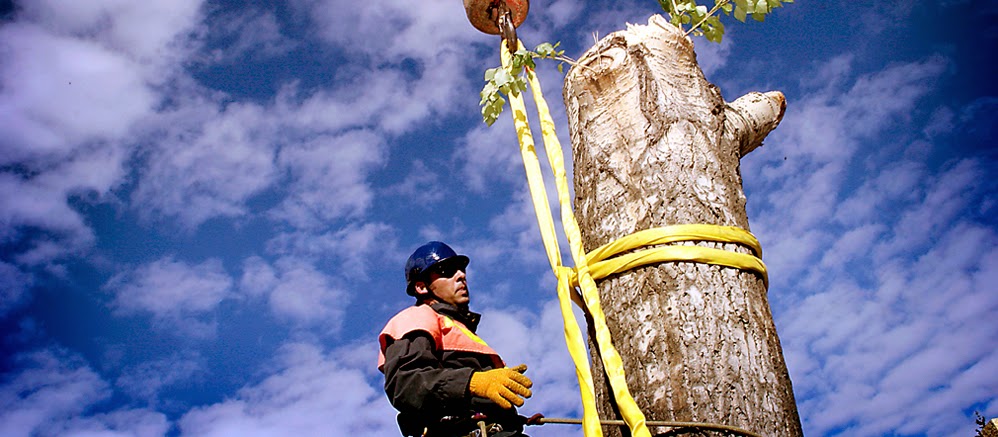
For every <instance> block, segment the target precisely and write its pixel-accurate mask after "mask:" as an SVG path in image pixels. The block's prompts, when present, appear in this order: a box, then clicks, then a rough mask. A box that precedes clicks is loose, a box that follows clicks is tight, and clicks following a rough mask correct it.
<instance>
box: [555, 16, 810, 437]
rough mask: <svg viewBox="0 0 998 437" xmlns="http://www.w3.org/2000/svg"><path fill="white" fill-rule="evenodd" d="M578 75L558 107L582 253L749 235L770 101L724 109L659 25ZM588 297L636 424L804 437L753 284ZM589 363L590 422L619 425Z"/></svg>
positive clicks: (772, 121) (597, 57) (776, 99)
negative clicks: (626, 242)
mask: <svg viewBox="0 0 998 437" xmlns="http://www.w3.org/2000/svg"><path fill="white" fill-rule="evenodd" d="M579 64H580V65H578V66H576V67H574V68H573V69H572V70H571V71H570V72H569V74H568V77H567V80H566V84H565V89H564V97H565V103H566V106H567V112H568V118H569V127H570V131H571V137H572V147H573V153H574V162H575V195H576V198H575V208H576V211H577V215H578V217H579V224H580V226H581V229H582V234H583V240H584V244H585V246H586V250H593V249H595V248H597V247H599V246H600V245H602V244H605V243H608V242H610V241H613V240H615V239H617V238H620V237H622V236H625V235H628V234H631V233H633V232H635V231H639V230H643V229H648V228H653V227H659V226H666V225H672V224H687V223H706V224H715V225H727V226H737V227H740V228H743V229H748V228H749V226H748V218H747V216H746V212H745V195H744V193H743V190H742V185H741V175H740V173H739V159H740V158H741V157H742V156H744V155H745V154H746V153H748V152H750V151H752V150H753V149H755V148H756V147H758V146H759V145H761V144H762V140H763V138H765V136H766V135H767V134H768V133H769V132H770V131H771V130H773V129H774V128H775V127H776V125H777V124H778V123H779V121H780V119H781V118H782V116H783V111H784V109H785V105H786V103H785V100H784V98H783V95H782V94H781V93H779V92H770V93H766V94H762V93H750V94H748V95H746V96H743V97H742V98H740V99H738V100H737V101H735V102H733V103H730V104H729V103H725V101H724V99H723V98H722V97H721V94H720V91H719V90H718V88H717V87H716V86H714V85H712V84H711V83H709V82H707V80H706V79H705V78H704V75H703V72H702V71H701V70H700V67H699V66H698V65H697V62H696V54H695V53H694V51H693V43H692V41H691V40H690V39H689V38H686V37H684V36H683V35H682V33H681V32H680V31H679V30H677V29H676V28H675V27H673V26H672V25H670V24H669V23H668V22H667V21H666V20H665V19H664V18H662V17H661V16H657V15H656V16H653V17H651V19H650V20H649V22H648V25H647V26H645V25H628V29H627V30H626V31H621V32H616V33H614V34H611V35H609V36H607V37H606V38H604V39H603V40H601V41H600V42H599V43H598V44H597V45H596V46H594V47H593V48H591V49H590V50H589V51H588V52H586V54H585V55H584V56H583V57H582V59H581V60H580V62H579ZM685 244H694V243H685ZM695 244H699V245H704V246H709V247H716V248H723V249H726V250H733V251H739V252H742V253H748V252H749V251H748V250H747V249H746V248H744V247H740V246H738V245H732V244H716V243H704V242H698V243H695ZM599 288H600V298H601V299H602V302H603V308H604V311H605V312H606V315H607V322H608V324H609V326H610V329H611V332H612V338H613V342H614V346H616V347H617V348H618V350H619V352H620V354H621V356H622V358H623V363H624V369H625V372H626V374H627V383H628V387H629V388H630V390H631V393H632V395H633V396H634V398H635V399H636V401H637V402H638V405H639V406H640V407H641V409H642V411H643V412H644V413H645V416H646V418H647V419H648V420H671V421H698V422H712V423H720V424H726V425H734V426H738V427H741V428H744V429H746V430H749V431H753V432H756V433H759V434H762V435H767V436H781V437H782V436H799V435H802V431H801V425H800V418H799V416H798V413H797V407H796V404H795V402H794V395H793V390H792V388H791V384H790V377H789V374H788V372H787V367H786V364H785V362H784V359H783V352H782V349H781V347H780V342H779V338H778V337H777V334H776V328H775V325H774V323H773V317H772V314H771V313H770V308H769V302H768V300H767V295H766V289H765V285H764V284H763V281H762V279H761V278H760V277H759V276H758V275H756V274H752V273H748V272H743V271H739V270H736V269H732V268H726V267H718V266H713V265H707V264H695V263H664V264H659V265H652V266H646V267H642V268H638V269H634V270H631V271H628V272H624V273H621V274H618V275H614V276H611V277H609V278H607V279H605V280H603V281H602V282H601V283H600V285H599ZM592 338H593V336H592V333H590V339H592ZM590 342H592V340H590ZM591 346H592V344H591ZM591 349H592V350H593V374H594V375H595V376H597V378H596V379H597V381H596V386H597V397H598V398H599V401H598V402H599V410H600V417H603V418H619V415H618V414H617V412H616V411H615V409H614V408H613V407H612V405H613V403H612V402H611V399H609V397H610V396H612V394H611V391H610V390H609V388H608V387H607V383H606V381H605V378H599V377H598V375H603V374H604V372H603V366H602V363H601V361H600V359H599V357H598V356H597V354H598V353H597V352H596V348H595V347H591ZM601 379H602V380H601ZM604 430H605V431H607V434H608V435H626V434H628V432H627V429H626V428H614V429H609V428H604ZM651 431H652V432H653V434H654V433H656V432H663V431H664V430H663V429H658V430H656V429H654V428H652V429H651ZM684 432H687V431H681V433H684ZM688 432H689V433H690V434H696V432H695V431H692V430H688ZM669 435H677V434H669Z"/></svg>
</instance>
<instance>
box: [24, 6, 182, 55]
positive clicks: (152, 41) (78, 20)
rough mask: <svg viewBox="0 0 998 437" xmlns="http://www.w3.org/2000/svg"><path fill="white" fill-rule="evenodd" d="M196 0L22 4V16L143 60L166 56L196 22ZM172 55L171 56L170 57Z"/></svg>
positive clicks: (56, 30) (55, 30)
mask: <svg viewBox="0 0 998 437" xmlns="http://www.w3.org/2000/svg"><path fill="white" fill-rule="evenodd" d="M201 4H202V0H150V1H144V2H131V1H128V0H104V1H99V2H74V3H73V4H65V3H64V2H60V1H57V0H36V1H31V2H27V3H25V4H22V5H21V7H22V10H23V17H24V18H27V19H28V20H31V21H37V22H39V23H41V24H42V25H44V26H45V27H46V28H48V29H51V30H52V31H53V32H56V33H59V34H66V35H72V36H74V37H78V38H87V39H93V40H95V41H98V42H100V43H101V44H103V45H106V46H107V47H108V48H110V49H113V50H116V51H121V52H123V53H126V54H127V55H128V56H129V57H132V58H134V59H136V60H140V61H143V62H155V61H161V60H162V59H163V58H164V57H166V58H169V57H170V56H169V55H170V53H169V52H170V51H171V49H172V50H176V49H178V48H180V46H178V44H179V43H181V42H182V41H178V38H181V37H183V36H184V34H185V33H186V32H189V31H191V30H193V29H194V28H195V27H196V26H197V25H198V24H200V23H199V20H200V12H201ZM171 60H172V59H171Z"/></svg>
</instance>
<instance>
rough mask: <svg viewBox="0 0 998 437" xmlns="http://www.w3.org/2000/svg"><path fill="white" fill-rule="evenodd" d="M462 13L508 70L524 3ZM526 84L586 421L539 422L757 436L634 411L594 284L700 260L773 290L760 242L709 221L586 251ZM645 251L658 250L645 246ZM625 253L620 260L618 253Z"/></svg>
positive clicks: (552, 256)
mask: <svg viewBox="0 0 998 437" xmlns="http://www.w3.org/2000/svg"><path fill="white" fill-rule="evenodd" d="M464 5H465V10H466V12H467V14H468V19H469V20H470V21H471V23H472V24H473V25H474V26H475V28H477V29H478V30H481V31H482V32H485V33H489V34H493V35H494V34H499V35H501V37H502V40H503V42H504V43H505V44H501V45H500V57H501V59H502V65H503V67H504V68H510V64H511V62H512V53H515V52H516V51H518V50H520V49H522V48H523V44H522V43H521V42H520V41H519V40H518V39H517V38H516V29H515V28H516V27H517V26H519V25H520V24H521V23H522V22H523V20H524V19H525V18H526V13H527V10H528V8H529V2H528V1H527V0H464ZM524 72H525V75H526V77H527V82H528V83H529V85H530V90H531V94H532V96H533V98H534V103H535V104H536V106H537V112H538V116H539V118H540V125H541V135H542V139H543V142H544V150H545V152H546V154H547V158H548V162H549V163H550V165H551V170H552V173H553V177H554V182H555V187H556V188H557V193H558V201H559V206H560V210H561V221H562V228H563V230H564V232H565V236H566V237H567V239H568V243H569V248H570V253H571V256H572V261H573V263H574V265H575V267H574V268H572V267H566V266H564V265H563V264H562V260H561V250H560V249H559V247H558V238H557V235H556V233H555V225H554V220H553V218H552V217H551V215H550V214H549V211H550V210H551V209H550V203H549V201H548V198H547V192H546V191H545V188H544V179H543V176H542V173H541V167H540V162H539V160H538V157H537V151H536V148H535V144H534V140H533V135H532V134H531V132H530V125H529V123H528V121H527V111H526V105H525V104H524V99H523V94H521V93H515V94H513V93H511V94H509V95H508V97H509V103H510V108H511V111H510V112H511V114H512V117H513V125H514V127H515V128H516V133H517V137H518V140H519V144H520V155H521V157H522V159H523V165H524V169H525V170H526V174H527V184H528V186H529V189H530V196H531V201H532V203H533V205H534V213H535V215H536V217H537V224H538V226H539V227H540V231H541V238H542V240H543V241H544V248H545V251H546V254H547V257H548V261H549V263H550V264H551V269H552V271H553V272H554V274H555V276H557V278H558V301H559V306H560V309H561V313H562V319H563V322H564V333H565V342H566V344H567V345H568V351H569V355H570V356H571V357H572V361H573V362H574V364H575V372H576V377H577V379H578V381H579V391H580V395H581V397H582V410H583V411H582V416H583V417H582V419H581V420H577V421H576V420H574V419H540V420H539V421H538V422H537V423H539V424H543V423H579V424H581V425H582V429H583V433H584V435H586V436H587V437H602V435H603V431H602V428H601V425H627V427H628V428H629V429H630V432H631V435H632V436H635V437H651V433H650V432H649V431H648V426H672V427H694V428H704V429H716V430H727V431H731V432H736V433H740V434H742V435H748V436H755V435H756V434H753V433H751V432H749V431H745V430H743V429H740V428H737V427H732V426H727V425H716V424H708V423H698V422H657V421H647V420H645V416H644V414H643V413H642V412H641V409H640V408H639V407H638V406H637V403H636V402H635V401H634V398H633V397H632V396H631V394H630V391H629V390H628V387H627V381H626V377H625V375H624V369H623V364H622V360H621V357H620V354H619V353H618V352H617V350H616V349H615V348H614V346H613V343H612V341H611V337H610V330H609V329H608V327H607V325H606V317H605V316H604V314H603V310H602V308H601V306H600V299H599V291H598V289H597V287H596V282H595V281H596V280H597V279H601V278H604V277H606V276H608V275H612V274H614V273H619V272H623V271H626V270H629V269H632V268H635V267H639V266H643V265H648V264H654V263H661V262H675V261H687V262H701V263H708V264H715V265H720V266H726V267H733V268H737V269H742V270H747V271H751V272H755V273H757V274H759V275H760V276H761V277H762V279H763V281H764V283H766V284H767V286H768V278H767V274H766V266H765V265H764V264H763V262H762V260H761V259H760V257H761V256H762V251H761V248H760V246H759V241H758V240H756V238H755V237H754V236H752V234H751V233H749V232H748V231H745V230H744V229H740V228H736V227H730V226H715V225H706V224H689V225H676V226H667V227H661V228H654V229H648V230H645V231H640V232H636V233H634V234H632V235H629V236H626V237H623V238H620V239H618V240H616V241H614V242H611V243H608V244H606V245H604V246H602V247H600V248H598V249H596V250H594V251H592V252H590V253H588V254H587V253H585V251H584V249H583V246H582V234H581V231H580V229H579V224H578V221H577V220H576V219H575V215H574V213H573V212H572V205H571V201H570V195H569V190H568V178H567V176H566V173H565V159H564V156H563V155H562V150H561V143H560V141H559V140H558V137H557V135H556V133H555V130H554V121H553V120H552V118H551V113H550V111H549V109H548V106H547V102H546V101H545V100H544V95H543V93H542V91H541V86H540V83H539V81H538V80H537V77H536V76H535V75H534V72H533V71H532V70H531V69H530V68H525V69H524ZM683 241H712V242H718V243H734V244H739V245H742V246H745V247H748V248H749V249H750V250H751V251H752V254H744V253H737V252H731V251H727V250H722V249H714V248H708V247H702V246H676V245H669V244H670V243H676V242H683ZM646 246H656V247H651V248H644V247H646ZM621 254H622V255H621ZM575 287H578V289H579V290H580V291H581V293H580V294H581V296H578V297H579V301H580V302H577V303H579V304H580V306H581V307H582V308H583V309H584V310H587V311H588V312H589V314H590V315H591V317H592V323H593V326H592V328H593V330H594V332H595V344H596V347H597V349H598V351H599V356H600V357H601V359H602V361H603V367H604V370H605V371H606V376H607V379H608V381H609V384H610V388H611V390H612V392H613V399H614V400H615V401H616V403H617V409H618V411H619V412H620V415H621V417H622V418H623V421H611V420H603V421H601V420H600V418H599V415H598V413H597V411H596V394H595V389H594V387H593V376H592V370H591V368H590V366H589V358H588V354H587V351H586V345H585V341H584V340H583V337H582V334H581V332H580V330H579V324H578V322H577V321H576V318H575V314H574V313H573V311H572V307H571V305H572V304H571V302H572V301H573V297H575V296H574V294H573V290H574V288H575Z"/></svg>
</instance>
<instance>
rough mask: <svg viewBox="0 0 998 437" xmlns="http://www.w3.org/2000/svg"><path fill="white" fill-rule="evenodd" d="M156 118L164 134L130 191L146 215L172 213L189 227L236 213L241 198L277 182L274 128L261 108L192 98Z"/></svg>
mask: <svg viewBox="0 0 998 437" xmlns="http://www.w3.org/2000/svg"><path fill="white" fill-rule="evenodd" d="M216 111H218V112H216ZM160 122H162V123H164V124H165V125H166V126H164V127H165V128H166V129H167V132H166V137H165V138H162V139H161V140H160V141H158V142H157V144H156V145H155V147H154V148H153V149H152V150H151V151H150V152H149V153H148V155H147V157H146V158H145V163H144V165H143V168H142V169H141V176H140V179H139V183H138V186H137V188H136V190H135V191H134V192H133V193H132V201H133V206H134V207H136V208H137V209H139V211H140V212H141V213H142V214H143V215H145V216H146V217H147V218H153V217H156V218H158V217H163V216H166V217H176V218H177V220H178V221H179V222H180V223H181V224H182V225H184V226H185V227H186V228H188V229H190V228H194V227H196V226H198V225H200V224H201V223H203V222H204V221H205V220H208V219H210V218H212V217H217V216H230V217H233V216H241V215H243V214H245V213H246V212H247V211H246V208H245V202H246V200H247V199H248V198H249V197H251V196H252V195H254V194H257V193H259V192H260V191H262V190H264V189H265V188H267V187H269V186H270V185H271V184H273V183H274V182H275V181H276V175H277V169H276V168H275V164H274V155H275V149H276V147H277V145H276V144H274V143H273V141H274V137H275V136H276V133H275V132H276V131H277V129H276V126H275V125H274V123H273V121H272V120H271V117H270V115H269V114H268V113H267V110H266V109H265V108H262V107H260V106H258V105H255V104H252V103H246V104H241V103H232V104H229V105H227V106H225V107H224V108H223V109H221V110H216V109H215V105H214V104H212V103H209V102H197V101H195V102H190V103H189V104H187V105H186V106H184V107H182V108H181V109H178V110H176V111H174V112H170V113H165V114H163V116H162V118H161V119H160Z"/></svg>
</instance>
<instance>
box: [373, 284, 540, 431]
mask: <svg viewBox="0 0 998 437" xmlns="http://www.w3.org/2000/svg"><path fill="white" fill-rule="evenodd" d="M431 308H433V310H435V311H436V312H437V313H439V314H443V315H446V316H449V317H450V318H452V319H454V320H456V321H458V322H461V323H463V324H464V325H465V327H467V328H468V329H469V330H471V331H472V332H475V331H476V330H477V328H478V321H479V320H480V318H481V316H480V315H478V314H476V313H473V312H470V311H467V310H463V311H462V310H461V309H458V308H457V307H455V306H453V305H450V304H446V303H434V304H432V305H431ZM384 354H385V364H384V370H383V371H384V373H385V393H386V394H387V395H388V399H389V401H391V404H392V405H393V406H394V407H395V409H397V410H398V411H399V417H398V420H399V427H400V428H401V429H402V433H403V434H405V435H420V433H422V431H423V429H424V428H426V427H429V428H430V429H431V430H433V429H435V428H438V429H439V428H440V427H441V426H442V425H441V421H443V422H444V423H452V424H458V423H463V422H468V420H469V419H470V418H471V416H472V415H474V414H475V413H482V414H485V415H486V416H487V417H488V421H490V422H496V423H500V424H502V425H503V428H504V429H507V430H513V429H521V428H522V425H521V421H520V419H519V416H517V414H516V410H515V409H508V410H507V409H503V408H501V407H499V406H498V405H496V404H495V403H493V402H492V401H491V400H489V399H486V398H481V397H477V396H473V395H472V394H471V393H469V392H468V384H469V382H470V381H471V374H472V373H473V372H477V371H481V370H489V369H492V368H494V367H495V366H494V365H493V362H492V359H491V358H490V357H489V356H488V355H484V354H479V353H474V352H465V351H441V350H437V348H436V344H435V343H434V341H433V338H432V337H431V336H430V334H429V333H427V332H425V331H412V332H410V333H408V334H406V335H405V336H404V337H403V338H401V339H399V340H396V341H392V340H391V339H389V343H388V345H387V347H386V348H385V351H384ZM445 417H449V418H452V419H445ZM468 425H474V422H473V421H471V422H468ZM455 427H456V428H463V427H464V425H463V424H459V425H455ZM469 431H470V429H469Z"/></svg>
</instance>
